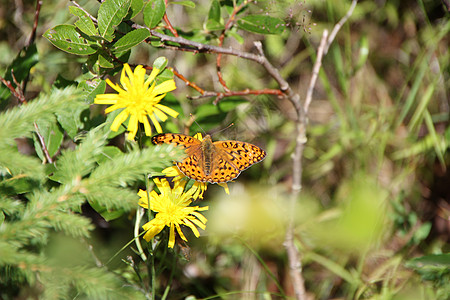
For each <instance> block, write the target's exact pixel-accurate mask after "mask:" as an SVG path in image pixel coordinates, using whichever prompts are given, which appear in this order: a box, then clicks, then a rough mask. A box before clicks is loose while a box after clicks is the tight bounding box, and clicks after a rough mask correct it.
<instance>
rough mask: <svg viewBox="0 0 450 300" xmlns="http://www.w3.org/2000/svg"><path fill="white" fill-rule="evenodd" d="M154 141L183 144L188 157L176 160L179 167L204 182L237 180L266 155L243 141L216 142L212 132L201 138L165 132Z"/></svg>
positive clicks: (156, 142) (190, 176) (192, 177)
mask: <svg viewBox="0 0 450 300" xmlns="http://www.w3.org/2000/svg"><path fill="white" fill-rule="evenodd" d="M152 143H153V144H155V145H156V144H164V143H166V144H175V145H180V146H182V147H183V148H184V150H185V151H186V154H187V157H186V158H185V159H183V160H182V161H181V162H177V163H176V164H177V166H178V168H179V169H180V171H181V172H182V173H183V174H184V175H186V176H187V177H189V178H191V179H194V180H196V181H201V182H211V183H223V182H227V181H230V180H233V179H235V178H236V177H238V176H239V174H241V172H242V171H244V170H245V169H247V168H249V167H250V166H251V165H253V164H255V163H257V162H260V161H261V160H263V159H264V157H265V156H266V152H265V151H264V150H262V149H261V148H259V147H257V146H255V145H252V144H249V143H245V142H239V141H218V142H213V141H212V140H211V136H210V135H206V136H205V137H204V138H203V139H202V140H199V139H196V138H194V137H191V136H188V135H184V134H177V133H163V134H158V135H155V136H154V137H152Z"/></svg>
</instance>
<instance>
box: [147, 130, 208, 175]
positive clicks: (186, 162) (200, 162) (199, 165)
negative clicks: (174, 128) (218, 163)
mask: <svg viewBox="0 0 450 300" xmlns="http://www.w3.org/2000/svg"><path fill="white" fill-rule="evenodd" d="M152 143H153V144H164V143H165V144H174V145H178V146H182V147H183V148H184V150H185V152H186V154H187V157H186V158H184V159H183V160H182V161H179V162H176V164H177V167H178V169H179V170H180V171H181V172H182V173H183V174H184V175H186V176H187V177H189V178H191V179H194V180H196V181H202V182H206V181H208V179H207V177H208V176H207V175H206V174H205V172H204V165H205V158H204V155H203V150H202V142H201V141H200V140H198V139H196V138H194V137H191V136H188V135H184V134H176V133H162V134H158V135H155V136H154V137H152Z"/></svg>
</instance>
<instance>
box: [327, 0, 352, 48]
mask: <svg viewBox="0 0 450 300" xmlns="http://www.w3.org/2000/svg"><path fill="white" fill-rule="evenodd" d="M357 3H358V0H353V1H352V5H350V8H349V9H348V11H347V13H346V14H345V16H344V17H343V18H342V19H341V20H340V21H339V22H338V23H337V24H336V25H334V28H333V30H332V31H331V33H330V37H329V38H328V41H327V45H326V47H325V50H324V52H325V54H326V53H328V49H329V48H330V45H331V43H332V42H333V41H334V38H335V37H336V35H337V33H338V32H339V30H341V27H342V25H344V23H345V22H347V20H348V19H349V18H350V17H351V15H352V14H353V10H355V7H356V4H357Z"/></svg>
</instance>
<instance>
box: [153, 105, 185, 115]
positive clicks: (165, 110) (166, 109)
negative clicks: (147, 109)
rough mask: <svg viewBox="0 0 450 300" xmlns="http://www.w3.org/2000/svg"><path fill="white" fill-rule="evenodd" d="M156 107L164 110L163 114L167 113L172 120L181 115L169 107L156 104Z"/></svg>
mask: <svg viewBox="0 0 450 300" xmlns="http://www.w3.org/2000/svg"><path fill="white" fill-rule="evenodd" d="M155 107H157V108H159V109H160V110H162V111H163V112H165V113H166V114H168V115H169V116H171V117H172V118H176V117H178V115H179V113H178V112H177V111H176V110H173V109H171V108H170V107H167V106H165V105H162V104H156V105H155Z"/></svg>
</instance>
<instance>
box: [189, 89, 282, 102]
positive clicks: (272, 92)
mask: <svg viewBox="0 0 450 300" xmlns="http://www.w3.org/2000/svg"><path fill="white" fill-rule="evenodd" d="M246 95H277V96H280V97H284V96H285V95H284V93H283V92H282V91H280V90H275V89H261V90H249V89H245V90H243V91H228V92H225V93H223V92H214V91H204V93H203V94H202V95H200V96H193V97H188V99H191V100H196V99H200V98H206V97H216V100H214V102H213V103H214V104H217V103H218V102H219V101H220V100H221V99H222V98H225V97H232V96H246Z"/></svg>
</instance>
